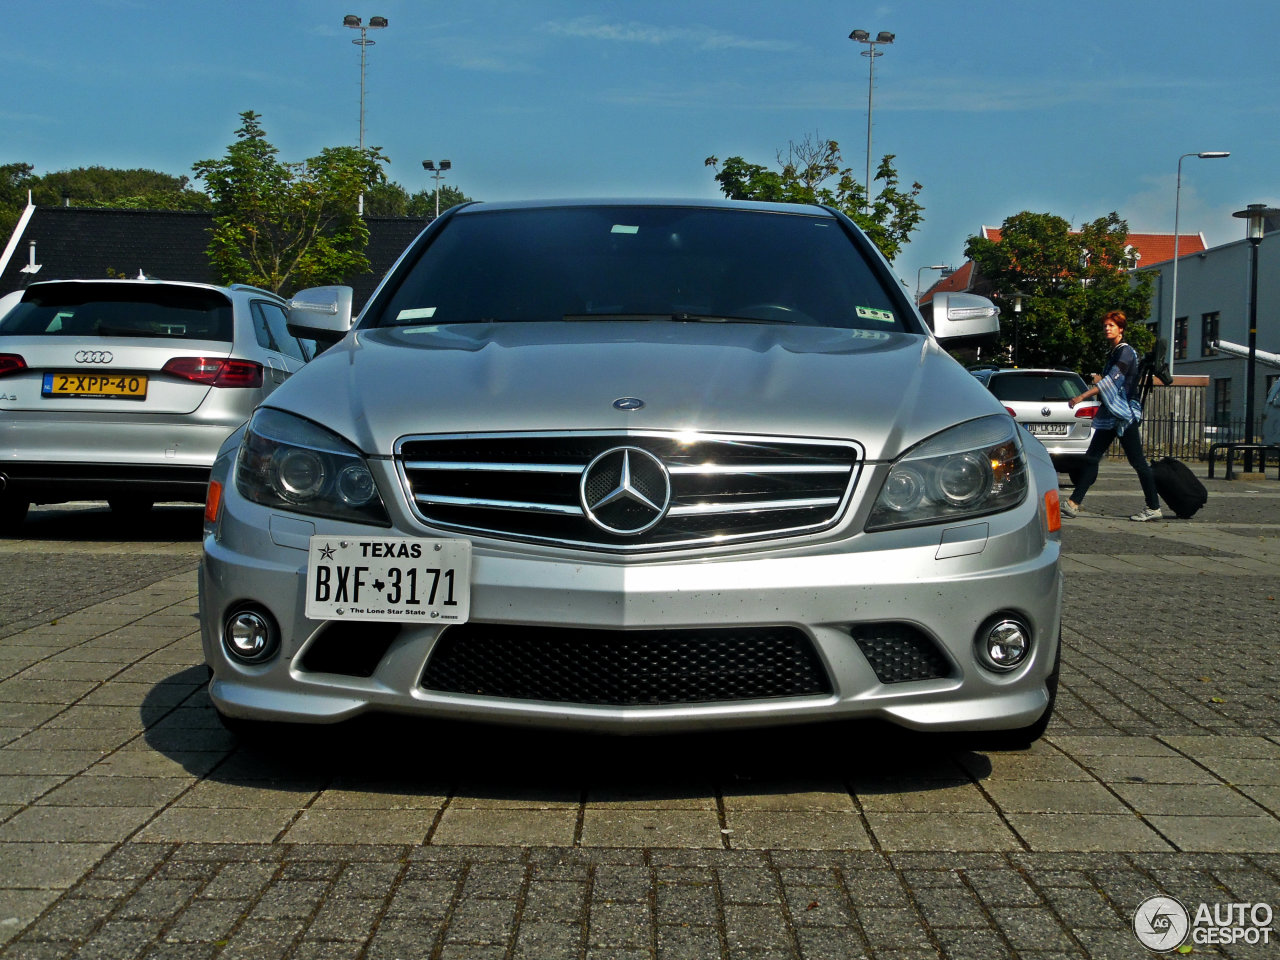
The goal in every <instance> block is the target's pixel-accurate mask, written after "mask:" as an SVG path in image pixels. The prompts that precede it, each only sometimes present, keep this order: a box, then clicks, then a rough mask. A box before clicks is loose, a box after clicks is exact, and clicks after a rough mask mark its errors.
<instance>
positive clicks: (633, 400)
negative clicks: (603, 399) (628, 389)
mask: <svg viewBox="0 0 1280 960" xmlns="http://www.w3.org/2000/svg"><path fill="white" fill-rule="evenodd" d="M613 405H614V406H615V407H617V408H618V409H619V410H639V409H640V408H641V407H643V406H644V401H643V400H641V399H640V398H639V397H619V398H618V399H617V400H615V401H613Z"/></svg>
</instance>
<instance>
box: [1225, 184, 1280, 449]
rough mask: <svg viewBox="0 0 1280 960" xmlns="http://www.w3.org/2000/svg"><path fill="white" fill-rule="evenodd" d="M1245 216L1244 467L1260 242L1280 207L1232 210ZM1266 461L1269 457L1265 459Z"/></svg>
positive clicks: (1250, 438) (1262, 205)
mask: <svg viewBox="0 0 1280 960" xmlns="http://www.w3.org/2000/svg"><path fill="white" fill-rule="evenodd" d="M1232 216H1233V217H1239V218H1241V219H1242V220H1245V221H1246V223H1247V228H1246V230H1245V236H1246V237H1248V239H1249V245H1250V246H1251V247H1252V253H1251V256H1250V265H1249V360H1248V363H1247V365H1246V367H1245V373H1244V379H1245V395H1244V442H1245V444H1246V447H1245V452H1244V455H1245V467H1244V469H1245V471H1246V472H1250V471H1252V470H1253V451H1252V450H1250V449H1249V448H1248V445H1249V444H1252V443H1253V375H1254V359H1255V357H1256V354H1257V351H1258V246H1259V245H1260V244H1261V243H1262V234H1263V231H1264V230H1265V229H1266V219H1267V218H1268V217H1276V216H1280V209H1275V208H1273V207H1268V206H1267V205H1266V204H1265V203H1251V204H1249V206H1248V207H1246V208H1245V209H1243V210H1237V211H1236V212H1235V213H1233V214H1232ZM1262 462H1263V463H1264V464H1265V463H1266V460H1265V459H1264V460H1263V461H1262Z"/></svg>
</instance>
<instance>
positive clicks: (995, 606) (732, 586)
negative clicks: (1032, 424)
mask: <svg viewBox="0 0 1280 960" xmlns="http://www.w3.org/2000/svg"><path fill="white" fill-rule="evenodd" d="M1044 466H1045V467H1047V466H1048V465H1047V463H1046V464H1044ZM872 486H873V488H874V486H875V485H874V484H873V485H872ZM1033 489H1034V486H1033ZM318 525H320V526H322V527H323V529H321V530H319V531H317V529H316V528H317V526H318ZM315 532H323V533H326V534H334V533H352V534H358V533H360V532H364V533H368V532H369V531H368V530H367V529H363V528H357V527H350V528H346V527H340V526H335V525H334V524H332V523H331V522H329V521H323V520H312V519H310V518H301V517H294V516H288V515H283V514H279V513H273V512H272V511H269V510H265V509H263V508H260V507H258V506H256V505H254V504H249V503H246V502H245V501H243V500H240V499H239V498H238V497H236V496H235V495H234V493H233V492H232V493H231V494H229V495H228V496H227V498H226V500H225V501H224V513H223V516H222V519H221V522H220V525H219V528H218V530H217V531H216V532H214V533H211V534H210V535H209V536H207V537H206V540H205V554H204V562H203V565H202V569H201V578H200V590H201V626H202V636H203V643H204V652H205V656H206V659H207V662H208V663H209V664H210V666H211V667H212V668H213V673H214V678H213V681H212V683H211V686H210V695H211V697H212V699H213V702H214V704H215V706H216V707H217V709H218V710H219V711H221V712H222V713H223V714H225V715H227V716H232V717H244V718H251V719H262V720H287V721H305V722H333V721H339V720H343V719H346V718H349V717H353V716H355V715H358V714H360V713H363V712H366V711H388V712H402V713H412V714H419V715H426V716H436V717H452V718H457V719H467V720H478V721H488V722H500V723H508V724H521V723H524V724H533V725H541V726H548V727H559V728H569V729H590V730H607V731H615V732H619V731H631V732H649V731H679V730H695V729H704V728H709V727H733V726H752V725H772V724H780V723H793V722H804V721H820V720H832V719H838V718H855V717H875V718H881V719H885V720H889V721H891V722H894V723H897V724H899V725H902V726H906V727H910V728H915V729H921V730H969V731H976V730H1000V729H1011V728H1019V727H1024V726H1027V725H1030V724H1032V723H1034V722H1035V721H1036V720H1037V719H1038V718H1039V717H1040V716H1041V715H1042V714H1043V713H1044V711H1045V709H1046V707H1047V706H1048V703H1049V694H1048V691H1047V688H1046V679H1047V678H1048V676H1049V674H1050V672H1051V671H1052V669H1053V667H1054V665H1055V661H1056V651H1057V641H1058V636H1059V630H1060V619H1061V603H1062V582H1061V575H1060V572H1059V566H1058V556H1059V544H1058V542H1057V540H1056V539H1054V538H1051V537H1048V536H1046V534H1045V527H1044V521H1043V517H1042V511H1041V505H1040V503H1039V502H1038V499H1037V497H1036V496H1035V495H1033V496H1031V497H1029V498H1028V501H1027V502H1026V503H1024V504H1023V505H1022V506H1020V507H1018V508H1017V509H1015V510H1012V511H1009V512H1008V513H1005V514H1001V515H998V516H994V517H988V518H983V519H982V520H981V521H978V522H972V523H967V524H962V525H959V526H952V527H948V526H945V525H943V526H935V527H925V528H916V529H911V530H903V531H894V532H891V533H883V534H876V535H866V534H861V535H854V536H848V535H846V536H844V537H843V538H840V537H838V536H837V537H836V538H829V539H827V540H825V541H821V542H810V543H805V544H801V545H799V546H795V545H792V546H788V547H787V548H785V549H783V548H780V547H778V546H776V545H773V546H769V545H766V546H764V547H761V546H759V545H756V546H755V549H753V550H742V549H738V550H736V551H735V552H733V553H730V554H725V555H721V556H707V555H699V556H689V555H687V554H686V555H673V556H671V557H670V558H668V559H665V560H664V559H653V558H648V559H646V560H645V561H644V562H631V563H626V562H620V561H619V560H617V559H616V558H603V559H602V558H598V557H590V556H587V555H585V554H583V553H580V552H579V553H577V554H574V555H566V554H565V553H564V552H563V551H561V552H560V554H559V555H557V554H556V553H555V552H553V551H550V550H542V549H539V548H534V547H525V546H521V545H513V544H498V543H493V542H482V541H476V542H475V543H474V545H473V564H472V570H471V583H472V588H471V623H472V624H491V625H503V624H509V625H521V626H528V627H544V628H553V629H554V628H559V629H566V628H590V629H592V630H594V631H595V632H596V634H597V635H604V636H606V637H607V636H608V635H610V633H611V632H622V631H631V632H640V631H685V630H697V629H699V628H711V627H715V628H720V627H744V628H745V627H780V628H789V629H791V630H793V631H798V632H799V633H801V634H803V635H804V637H806V638H807V639H808V641H809V642H810V643H811V644H812V647H813V650H814V651H815V653H816V656H817V658H818V660H819V661H820V663H821V666H822V670H823V671H825V674H826V676H827V678H828V679H829V680H830V684H829V689H830V692H829V693H820V694H811V695H803V696H784V697H773V698H765V699H746V700H723V701H719V702H698V703H662V704H639V705H632V704H627V705H616V704H606V703H575V702H562V701H555V702H553V701H548V700H538V699H523V698H516V697H500V696H488V695H471V694H465V693H460V692H449V693H446V692H441V691H439V690H429V689H427V688H426V687H424V686H423V684H422V677H423V671H424V668H425V667H426V665H427V663H428V661H429V660H430V658H431V656H432V654H433V652H434V651H435V650H436V649H437V645H438V641H439V638H440V636H441V634H442V628H438V627H432V626H420V625H418V624H416V623H414V624H409V625H405V626H403V627H402V628H401V629H400V630H399V631H398V633H396V635H395V637H394V639H392V640H391V641H390V642H389V644H388V645H387V646H386V649H385V651H384V652H381V653H380V655H378V656H376V657H375V658H374V659H375V660H376V663H373V664H372V665H371V670H370V672H369V674H368V675H366V676H349V675H341V674H337V673H333V672H325V671H322V670H315V669H310V668H309V667H308V657H307V654H308V650H309V648H310V647H311V646H312V645H313V644H314V643H316V642H318V640H317V638H318V637H320V636H322V635H323V633H324V628H326V626H327V625H326V624H324V623H322V622H318V621H313V620H308V619H307V618H306V617H305V616H304V615H303V604H304V593H305V579H306V557H307V555H306V552H305V551H306V545H307V542H308V540H309V537H310V535H311V534H312V533H315ZM387 532H392V531H381V530H380V531H378V533H387ZM414 534H415V535H429V534H424V533H423V532H421V531H414ZM246 601H248V602H252V603H255V604H258V605H260V606H261V607H263V608H265V609H266V610H267V611H269V612H270V614H271V615H272V617H273V618H274V619H275V620H276V621H277V622H278V623H279V626H280V630H281V635H282V638H283V639H282V648H281V651H280V653H279V655H277V656H276V657H274V658H273V659H272V660H271V661H269V662H268V663H266V664H262V665H245V664H242V663H239V662H237V661H234V660H233V659H231V658H230V657H228V655H227V654H226V652H225V651H224V649H223V646H222V640H221V635H222V624H223V622H224V620H225V618H226V616H227V614H228V612H230V611H231V610H232V609H234V608H235V607H236V606H237V605H239V604H242V603H244V602H246ZM996 614H1006V615H1007V614H1012V615H1015V616H1017V617H1018V618H1020V619H1022V620H1023V621H1025V622H1026V623H1027V624H1029V625H1030V626H1031V628H1032V636H1033V646H1032V650H1031V653H1030V655H1029V656H1028V657H1027V659H1026V660H1025V661H1024V662H1023V663H1022V664H1020V665H1019V667H1018V668H1016V669H1015V670H1013V671H1010V672H1008V673H998V672H996V671H993V670H991V669H989V668H987V667H985V666H983V665H982V664H981V662H980V658H979V654H978V652H977V644H976V640H977V636H978V633H979V629H980V627H982V625H983V624H984V623H987V622H989V621H990V619H991V618H992V617H993V615H996ZM884 623H894V624H907V625H909V626H910V627H911V628H913V629H914V630H915V631H917V632H918V633H919V634H920V635H922V636H924V637H927V638H929V640H931V641H932V642H933V643H934V644H935V645H936V648H937V649H938V650H939V651H941V653H942V655H943V657H944V658H945V660H946V661H947V662H948V669H947V671H946V675H945V676H938V677H933V678H930V679H922V680H913V681H909V682H882V680H881V679H880V678H879V677H878V676H877V673H876V670H875V669H873V667H872V664H871V663H870V662H869V660H868V658H867V656H865V655H864V653H863V652H862V649H861V648H860V646H859V644H858V643H857V642H856V640H855V638H854V636H853V631H854V630H855V629H856V628H858V627H859V626H860V625H866V624H884ZM444 629H447V628H444ZM354 642H359V641H358V640H356V641H354Z"/></svg>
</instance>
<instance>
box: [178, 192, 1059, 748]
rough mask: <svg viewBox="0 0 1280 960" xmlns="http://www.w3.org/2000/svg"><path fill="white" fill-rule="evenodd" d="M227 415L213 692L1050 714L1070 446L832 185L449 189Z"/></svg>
mask: <svg viewBox="0 0 1280 960" xmlns="http://www.w3.org/2000/svg"><path fill="white" fill-rule="evenodd" d="M291 307H292V311H291V326H292V329H293V330H294V332H295V333H297V334H299V335H302V336H307V337H311V338H317V339H327V340H337V341H338V342H337V343H336V344H335V345H334V346H333V347H331V348H330V349H329V350H327V351H326V352H325V353H324V354H322V355H321V356H320V357H319V358H318V359H316V360H315V361H314V362H312V363H311V364H310V365H309V366H307V367H306V368H305V369H304V370H302V371H301V372H299V373H298V374H297V375H296V376H294V377H293V378H292V379H291V380H290V381H289V382H288V383H286V384H284V385H282V386H281V387H280V388H279V389H278V390H276V391H275V392H274V393H273V394H272V395H271V396H270V397H269V398H268V399H267V401H266V402H265V404H264V405H263V406H261V407H260V408H259V409H258V410H257V412H256V413H255V414H254V416H253V418H252V420H251V421H250V422H249V423H248V424H247V425H246V426H245V427H244V428H243V429H241V430H240V431H238V432H237V433H236V434H234V435H233V436H232V437H231V438H230V439H229V440H228V442H227V443H226V444H225V445H224V446H223V448H222V450H221V452H220V454H219V457H218V460H217V462H216V463H215V466H214V471H213V480H212V482H211V484H210V495H209V499H208V502H207V504H206V515H205V516H206V535H205V541H204V559H203V565H202V572H201V579H200V588H201V597H200V600H201V626H202V635H203V642H204V652H205V656H206V658H207V661H208V664H209V665H210V667H211V668H212V681H211V685H210V695H211V697H212V699H213V703H214V705H215V707H216V708H217V710H218V712H219V713H220V714H221V715H222V716H223V718H224V719H225V720H227V721H228V725H230V726H232V727H233V728H236V729H240V730H246V729H248V730H253V729H256V728H259V727H260V726H261V724H258V723H254V721H308V722H330V721H337V720H342V719H344V718H348V717H353V716H355V715H358V714H361V713H364V712H367V711H390V712H402V713H409V714H417V715H426V716H435V717H454V718H465V719H470V720H481V721H494V722H501V723H508V724H535V725H545V726H548V727H562V728H577V729H590V730H596V731H615V732H626V731H637V732H639V731H646V732H649V731H676V730H693V729H706V728H711V727H725V726H746V725H764V724H781V723H793V722H802V721H816V720H826V719H834V718H846V717H847V718H852V717H874V718H881V719H885V720H888V721H891V722H894V723H897V724H899V725H902V726H905V727H909V728H914V729H919V730H937V731H982V732H987V733H990V734H993V735H999V736H1000V738H1001V739H1003V740H1005V741H1007V742H1010V743H1025V742H1029V741H1030V740H1033V739H1035V738H1036V737H1038V736H1039V735H1040V734H1041V733H1042V732H1043V730H1044V727H1045V725H1046V724H1047V722H1048V720H1049V716H1050V714H1051V712H1052V708H1053V702H1054V695H1055V691H1056V687H1057V678H1058V649H1059V631H1060V619H1061V605H1062V581H1061V576H1060V572H1059V546H1060V543H1059V528H1060V520H1059V515H1058V499H1057V498H1058V493H1057V475H1056V473H1055V472H1054V469H1053V466H1052V464H1051V463H1050V460H1049V458H1048V456H1047V455H1046V453H1045V451H1044V448H1043V447H1042V446H1041V445H1040V444H1039V443H1038V442H1036V441H1035V440H1034V439H1033V438H1031V437H1029V436H1027V435H1026V434H1025V433H1022V432H1020V431H1019V430H1018V429H1017V425H1016V424H1015V422H1014V421H1013V419H1012V418H1011V417H1009V416H1008V415H1007V414H1006V413H1005V412H1004V410H1003V409H1002V407H1001V405H1000V403H999V401H998V400H996V399H995V397H993V396H992V395H991V393H990V392H989V391H987V390H986V389H984V388H983V387H982V385H981V384H980V383H978V382H977V381H976V380H975V379H974V378H973V377H972V376H970V375H969V374H968V373H967V372H966V371H965V369H964V368H963V367H962V366H961V365H960V364H959V363H957V362H956V361H955V360H953V359H952V358H951V357H950V356H948V355H947V353H945V352H944V350H943V349H942V343H943V342H946V343H947V344H948V345H956V344H961V343H963V342H965V341H966V340H970V341H971V340H973V339H974V338H982V337H989V336H990V335H991V334H992V333H993V332H994V331H995V329H996V324H997V318H996V310H995V308H994V307H993V306H992V305H991V304H990V302H988V301H986V300H983V299H981V298H978V297H973V296H966V295H959V294H952V295H943V296H940V297H939V298H938V299H936V300H935V301H934V303H933V305H932V321H931V322H932V330H931V329H930V327H929V326H928V325H926V323H925V322H924V320H923V319H922V318H921V316H920V315H919V314H918V313H917V312H916V311H915V309H914V308H913V307H912V304H911V302H910V300H909V299H908V298H907V297H905V296H904V295H903V292H902V288H901V285H900V283H899V282H898V281H897V280H896V279H895V278H894V276H893V274H892V273H891V272H890V268H889V266H888V264H887V263H886V262H885V261H884V259H883V258H882V257H881V256H880V255H879V254H878V252H877V251H876V250H875V248H874V247H873V246H872V245H871V244H870V242H869V241H868V240H867V239H866V237H865V236H863V234H862V233H861V232H860V231H859V230H858V228H857V227H856V226H855V225H854V224H853V223H851V222H850V221H849V220H848V219H846V218H845V217H844V216H842V215H841V214H839V213H837V212H835V211H832V210H829V209H825V208H821V207H808V206H797V205H766V204H759V203H731V202H706V201H689V202H643V201H621V202H587V201H577V202H559V203H512V204H488V203H486V204H474V205H469V206H464V207H457V208H454V209H452V210H450V211H449V212H448V213H447V214H445V215H443V216H441V217H440V218H439V219H438V220H436V221H435V222H434V223H433V224H432V225H431V226H430V227H429V228H428V229H427V230H426V231H425V232H424V233H423V234H422V235H421V237H419V238H418V240H416V241H415V242H414V243H413V244H412V245H411V247H410V248H409V249H408V251H406V253H405V254H404V256H403V257H402V258H401V260H400V262H399V263H398V264H397V265H396V266H395V267H394V268H393V269H392V270H391V271H390V273H389V274H388V275H387V277H386V278H385V279H384V281H383V283H382V285H381V286H380V288H379V290H378V292H377V293H376V294H375V295H374V297H373V298H372V299H371V300H370V302H369V304H368V305H367V306H366V307H365V309H364V311H363V312H362V313H361V315H360V317H359V319H358V320H357V321H356V322H355V323H354V325H353V323H352V319H351V292H350V290H349V288H345V287H336V288H333V287H331V288H321V289H318V290H312V291H304V292H303V293H301V294H299V295H298V296H297V297H296V298H295V299H294V300H293V302H292V304H291Z"/></svg>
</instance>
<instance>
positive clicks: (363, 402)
mask: <svg viewBox="0 0 1280 960" xmlns="http://www.w3.org/2000/svg"><path fill="white" fill-rule="evenodd" d="M623 397H629V398H636V399H638V400H640V401H642V402H643V406H642V407H640V408H639V409H634V410H622V409H618V408H617V407H615V406H614V401H615V400H618V399H619V398H623ZM269 405H270V406H272V407H276V408H279V409H284V410H288V411H291V412H294V413H297V414H299V415H301V416H304V417H307V418H309V419H311V420H315V421H317V422H319V423H321V424H324V425H325V426H327V427H329V428H330V429H331V430H334V431H336V432H337V433H339V434H341V435H342V436H344V437H345V438H346V439H348V440H350V441H351V442H353V443H354V444H356V446H358V447H359V448H360V449H361V450H362V451H364V452H365V453H366V454H369V455H387V454H389V453H390V452H391V451H392V450H393V448H394V445H395V442H396V440H398V439H399V438H401V437H403V436H406V435H410V434H420V433H471V432H488V431H537V430H699V431H704V432H727V433H749V434H757V435H777V436H800V437H817V438H831V439H841V440H853V441H856V442H858V443H860V444H861V445H862V446H863V449H864V452H865V455H866V457H867V458H868V459H870V460H885V459H892V458H894V457H896V456H897V455H898V454H899V453H901V452H902V451H903V450H905V449H907V448H909V447H910V446H912V445H913V444H915V443H917V442H918V441H920V440H922V439H924V438H925V437H928V436H930V435H931V434H933V433H936V432H938V431H939V430H942V429H944V428H946V427H947V426H949V425H951V424H954V423H957V422H959V421H961V420H966V419H970V418H972V417H980V416H984V415H986V414H990V413H1000V412H1001V411H1002V408H1001V406H1000V404H999V402H998V401H996V400H995V398H994V397H992V396H991V394H990V393H989V392H988V391H987V390H986V389H985V388H983V387H982V385H981V384H979V383H978V382H977V381H976V380H974V379H973V377H972V376H970V375H969V374H968V373H967V372H966V371H965V370H964V369H963V368H962V367H961V366H960V365H959V364H958V363H956V362H955V361H954V360H952V359H951V358H950V357H949V356H947V355H946V354H945V353H944V352H943V351H942V350H941V349H939V347H938V346H937V344H936V343H935V342H934V341H933V340H932V339H931V338H928V337H925V336H922V335H918V334H901V333H882V332H879V331H867V330H839V329H834V328H829V327H799V326H783V325H772V324H750V323H696V322H672V321H665V320H664V321H570V322H558V323H505V324H504V323H486V324H465V325H464V324H455V325H450V326H438V327H436V326H432V327H402V328H380V329H379V328H374V329H368V330H356V331H354V332H353V333H352V334H350V335H349V336H348V337H347V338H346V339H344V340H343V341H342V342H340V343H339V344H337V345H335V346H334V347H332V348H330V349H329V350H328V351H326V352H325V353H323V354H321V355H320V356H319V357H317V358H316V359H315V360H314V361H312V362H311V363H310V364H308V365H307V366H306V367H305V368H304V369H303V370H301V371H299V373H297V374H295V375H294V376H293V377H292V378H291V379H290V380H289V381H288V382H287V383H285V384H284V385H283V386H281V387H280V388H279V389H277V390H276V392H275V393H273V394H272V396H271V399H270V401H269Z"/></svg>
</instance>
